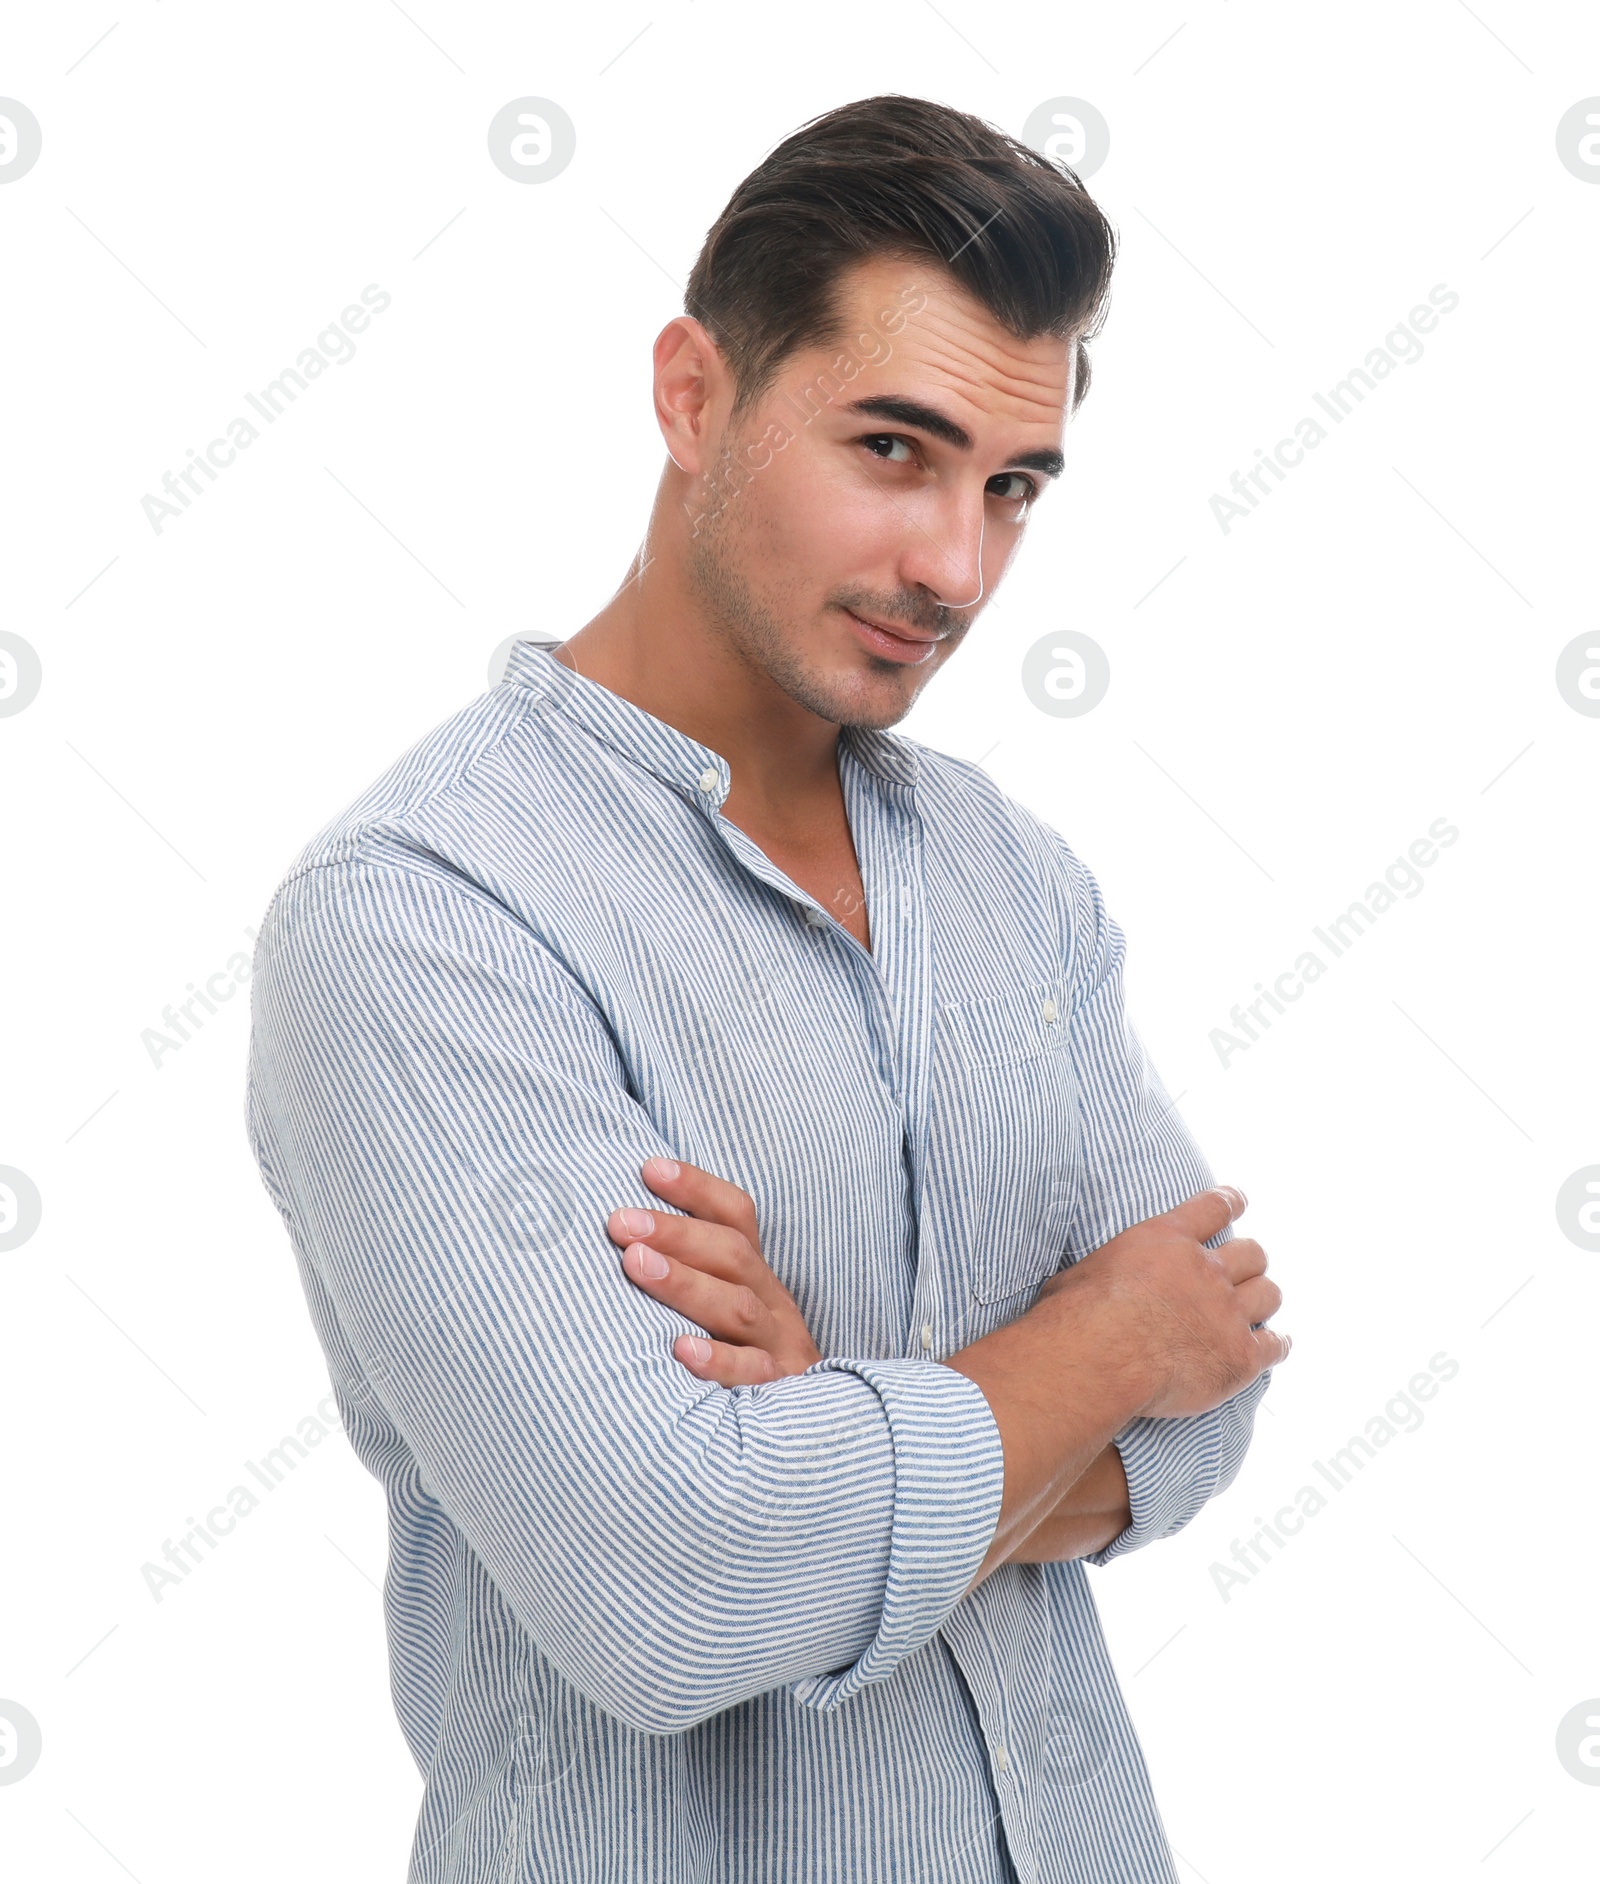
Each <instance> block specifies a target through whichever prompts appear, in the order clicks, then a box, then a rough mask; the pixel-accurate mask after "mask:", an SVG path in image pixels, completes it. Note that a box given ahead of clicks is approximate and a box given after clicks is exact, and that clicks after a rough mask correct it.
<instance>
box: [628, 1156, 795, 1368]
mask: <svg viewBox="0 0 1600 1884" xmlns="http://www.w3.org/2000/svg"><path fill="white" fill-rule="evenodd" d="M639 1175H640V1176H641V1177H642V1178H643V1179H644V1181H645V1183H646V1184H648V1185H649V1186H650V1188H651V1190H653V1191H654V1192H655V1194H656V1195H657V1196H658V1197H664V1198H665V1199H666V1201H667V1202H668V1203H669V1204H673V1205H675V1206H676V1207H677V1209H679V1210H686V1211H688V1212H689V1213H690V1214H689V1215H688V1216H686V1217H679V1216H674V1215H672V1214H671V1213H670V1212H668V1211H664V1210H662V1211H654V1210H614V1211H612V1213H611V1215H610V1217H609V1218H608V1219H607V1221H606V1228H607V1229H608V1230H609V1231H610V1233H611V1237H612V1240H613V1241H614V1242H617V1243H620V1244H622V1245H623V1246H624V1248H623V1252H622V1270H623V1274H624V1275H626V1276H627V1278H628V1280H629V1281H630V1282H634V1283H637V1284H638V1286H639V1287H640V1288H641V1289H643V1290H644V1292H645V1293H646V1294H647V1295H649V1296H652V1297H653V1298H654V1299H655V1300H656V1301H658V1302H664V1303H665V1304H666V1306H667V1307H668V1308H675V1309H676V1310H677V1311H678V1313H679V1314H681V1315H686V1316H687V1317H688V1318H689V1320H690V1321H694V1322H698V1323H699V1324H700V1326H701V1327H702V1328H704V1329H706V1330H708V1331H709V1333H710V1334H711V1335H712V1336H713V1337H715V1338H714V1339H712V1340H710V1341H708V1340H706V1339H705V1338H704V1337H703V1336H701V1335H679V1337H678V1339H677V1340H676V1341H675V1342H674V1343H673V1344H672V1351H673V1353H674V1354H675V1355H676V1356H677V1358H678V1359H679V1360H680V1361H681V1362H682V1363H683V1365H684V1366H685V1367H687V1368H688V1370H689V1372H690V1373H691V1374H693V1375H694V1376H695V1377H696V1378H697V1379H699V1380H709V1381H711V1382H713V1383H714V1384H715V1385H717V1386H719V1387H745V1386H754V1385H757V1384H759V1383H760V1382H762V1381H767V1380H780V1379H782V1378H783V1376H784V1375H786V1374H803V1373H804V1372H805V1370H806V1369H807V1368H808V1367H810V1366H811V1364H812V1363H813V1362H814V1361H820V1360H821V1359H822V1354H821V1352H820V1350H819V1349H818V1347H817V1345H816V1343H815V1342H814V1341H813V1340H812V1339H811V1334H810V1331H809V1330H808V1329H807V1327H806V1324H805V1318H804V1316H802V1315H801V1313H800V1310H799V1308H798V1307H797V1306H796V1303H795V1299H794V1297H793V1296H792V1295H791V1294H790V1293H789V1291H788V1290H787V1289H786V1288H785V1287H784V1286H783V1284H782V1283H781V1282H780V1281H779V1280H778V1278H777V1277H776V1276H775V1275H774V1274H773V1273H772V1271H771V1270H770V1269H769V1268H768V1267H767V1264H766V1261H765V1259H764V1258H763V1256H762V1254H761V1245H760V1241H759V1237H758V1233H757V1229H756V1207H755V1204H754V1203H753V1202H752V1201H751V1198H750V1195H749V1193H748V1192H747V1191H742V1190H740V1189H739V1187H738V1185H737V1184H730V1183H728V1182H727V1180H726V1179H725V1178H718V1177H713V1176H712V1175H711V1173H710V1172H709V1171H702V1170H700V1169H699V1167H698V1166H696V1165H692V1164H678V1163H675V1162H674V1161H673V1160H671V1159H669V1158H649V1159H647V1160H646V1161H645V1162H644V1164H642V1165H641V1166H640V1167H639Z"/></svg>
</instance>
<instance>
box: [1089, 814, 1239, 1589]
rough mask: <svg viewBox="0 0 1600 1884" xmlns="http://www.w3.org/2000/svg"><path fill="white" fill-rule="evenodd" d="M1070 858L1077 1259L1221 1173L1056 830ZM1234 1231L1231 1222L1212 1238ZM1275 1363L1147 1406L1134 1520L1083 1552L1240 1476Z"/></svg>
mask: <svg viewBox="0 0 1600 1884" xmlns="http://www.w3.org/2000/svg"><path fill="white" fill-rule="evenodd" d="M1057 843H1058V845H1059V847H1060V855H1061V856H1062V857H1063V858H1064V860H1065V863H1066V867H1067V882H1068V890H1069V894H1070V896H1071V911H1072V921H1071V929H1072V934H1073V937H1074V954H1075V961H1074V964H1073V968H1072V973H1071V980H1072V985H1073V991H1074V993H1073V1000H1074V1006H1073V1011H1072V1020H1071V1026H1070V1030H1069V1034H1070V1043H1071V1052H1072V1056H1073V1070H1074V1073H1075V1075H1076V1078H1077V1082H1078V1092H1079V1103H1080V1106H1081V1116H1082V1128H1083V1162H1082V1167H1081V1180H1080V1187H1079V1191H1078V1194H1077V1199H1076V1204H1075V1208H1074V1213H1073V1219H1072V1225H1071V1230H1070V1234H1069V1240H1068V1244H1067V1251H1066V1254H1067V1259H1068V1261H1070V1262H1076V1261H1077V1260H1078V1259H1079V1258H1080V1257H1082V1256H1086V1255H1087V1254H1088V1253H1089V1252H1090V1251H1091V1250H1096V1249H1099V1248H1100V1247H1101V1246H1102V1245H1103V1244H1106V1243H1109V1242H1110V1241H1111V1239H1112V1238H1113V1237H1114V1236H1116V1235H1118V1234H1119V1233H1120V1232H1121V1231H1123V1230H1126V1229H1127V1228H1128V1227H1129V1226H1130V1225H1132V1224H1135V1223H1142V1222H1143V1221H1144V1220H1145V1219H1146V1218H1148V1217H1156V1216H1159V1215H1160V1214H1161V1213H1162V1212H1163V1211H1167V1210H1171V1209H1174V1208H1175V1207H1176V1206H1177V1205H1178V1204H1181V1203H1182V1202H1183V1201H1184V1199H1185V1198H1186V1197H1192V1196H1193V1195H1194V1194H1195V1192H1196V1191H1203V1190H1209V1189H1210V1188H1211V1186H1212V1185H1213V1184H1214V1183H1215V1182H1216V1179H1215V1177H1214V1175H1213V1173H1212V1170H1211V1166H1210V1165H1209V1163H1208V1162H1207V1160H1206V1157H1205V1154H1204V1153H1203V1152H1202V1151H1201V1149H1200V1147H1199V1146H1198V1145H1197V1144H1196V1143H1195V1140H1194V1138H1193V1137H1192V1136H1191V1134H1190V1132H1189V1130H1188V1128H1187V1127H1186V1126H1185V1124H1184V1122H1183V1120H1182V1119H1181V1118H1180V1117H1179V1115H1178V1112H1177V1109H1176V1107H1175V1106H1174V1105H1173V1103H1172V1100H1171V1098H1170V1097H1169V1096H1168V1094H1167V1090H1166V1087H1165V1086H1164V1085H1163V1084H1162V1081H1161V1076H1160V1074H1159V1073H1158V1072H1157V1071H1156V1069H1155V1067H1154V1065H1153V1064H1152V1063H1151V1060H1150V1058H1149V1055H1148V1054H1147V1053H1146V1052H1145V1048H1144V1044H1143V1042H1142V1041H1141V1040H1140V1038H1139V1034H1138V1031H1137V1029H1136V1028H1135V1027H1134V1025H1133V1023H1132V1022H1131V1021H1130V1020H1129V1018H1128V1015H1127V1012H1126V1009H1125V1005H1124V997H1123V964H1124V959H1125V954H1126V942H1125V938H1124V936H1123V932H1122V929H1121V926H1120V925H1119V924H1118V923H1117V921H1116V919H1115V918H1114V917H1113V916H1111V915H1110V914H1109V912H1108V911H1107V909H1106V906H1105V901H1104V898H1103V897H1102V895H1101V891H1100V886H1099V884H1098V882H1096V880H1095V878H1094V875H1093V874H1092V872H1090V871H1089V870H1088V869H1087V868H1086V867H1085V866H1084V865H1083V864H1082V863H1081V862H1079V860H1078V859H1077V857H1075V856H1074V855H1073V853H1072V852H1071V851H1070V850H1068V849H1067V847H1066V845H1065V844H1064V843H1062V842H1061V840H1060V839H1059V838H1058V839H1057ZM1232 1238H1233V1226H1232V1225H1231V1224H1225V1225H1224V1226H1223V1227H1222V1229H1221V1230H1219V1231H1218V1232H1217V1233H1216V1234H1215V1235H1214V1236H1211V1237H1208V1238H1207V1239H1206V1245H1205V1246H1206V1248H1208V1249H1217V1248H1219V1247H1220V1246H1221V1245H1222V1244H1223V1243H1226V1242H1229V1241H1231V1240H1232ZM1271 1374H1272V1370H1271V1368H1267V1369H1265V1370H1263V1372H1261V1373H1260V1374H1258V1375H1257V1376H1256V1378H1255V1379H1254V1380H1253V1381H1251V1383H1250V1384H1249V1386H1247V1387H1244V1388H1242V1389H1241V1390H1240V1391H1239V1392H1238V1393H1236V1394H1235V1395H1234V1396H1233V1397H1232V1399H1229V1400H1225V1401H1223V1403H1222V1404H1221V1405H1220V1406H1217V1407H1213V1408H1212V1409H1211V1410H1210V1412H1208V1413H1201V1414H1197V1415H1195V1416H1193V1417H1188V1418H1183V1419H1147V1418H1145V1417H1143V1416H1140V1417H1138V1418H1136V1419H1134V1420H1133V1422H1132V1423H1131V1424H1130V1425H1128V1426H1127V1427H1125V1428H1124V1429H1123V1431H1122V1432H1120V1433H1118V1434H1117V1436H1116V1438H1115V1440H1114V1441H1113V1443H1114V1444H1115V1446H1116V1448H1117V1451H1118V1452H1119V1453H1120V1454H1121V1456H1122V1463H1123V1467H1124V1469H1125V1470H1126V1472H1127V1476H1128V1505H1129V1510H1130V1512H1131V1515H1132V1521H1131V1522H1130V1523H1129V1524H1128V1525H1127V1526H1126V1528H1125V1529H1123V1530H1122V1531H1121V1532H1119V1534H1118V1535H1117V1536H1116V1537H1114V1538H1113V1539H1112V1540H1111V1542H1110V1543H1109V1544H1107V1545H1106V1546H1105V1547H1104V1549H1102V1550H1097V1551H1093V1552H1090V1553H1089V1554H1088V1555H1087V1558H1086V1561H1087V1562H1089V1563H1093V1564H1105V1563H1109V1562H1110V1561H1111V1560H1112V1559H1113V1558H1115V1557H1121V1556H1125V1555H1126V1554H1127V1553H1128V1552H1129V1551H1130V1550H1138V1549H1139V1548H1140V1547H1141V1546H1142V1545H1145V1544H1149V1543H1153V1542H1155V1540H1156V1539H1157V1538H1162V1537H1171V1536H1172V1535H1173V1534H1174V1532H1176V1531H1180V1530H1182V1528H1183V1527H1184V1525H1186V1524H1187V1523H1188V1522H1189V1520H1190V1519H1191V1518H1192V1517H1194V1515H1195V1513H1196V1512H1198V1511H1199V1510H1200V1509H1201V1507H1202V1506H1203V1505H1205V1504H1206V1503H1207V1501H1208V1500H1210V1499H1212V1498H1214V1497H1215V1496H1216V1495H1217V1493H1218V1492H1220V1491H1223V1490H1224V1489H1226V1487H1227V1486H1229V1485H1230V1484H1232V1482H1233V1480H1234V1478H1235V1477H1236V1476H1237V1474H1238V1471H1239V1467H1240V1465H1241V1464H1242V1463H1243V1460H1244V1455H1245V1452H1246V1450H1247V1449H1248V1447H1249V1445H1250V1440H1251V1438H1252V1435H1253V1433H1254V1427H1255V1412H1256V1407H1257V1404H1258V1403H1259V1401H1260V1400H1261V1397H1262V1395H1263V1394H1264V1393H1265V1392H1266V1390H1267V1385H1268V1382H1269V1380H1270V1378H1271Z"/></svg>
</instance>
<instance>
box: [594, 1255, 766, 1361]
mask: <svg viewBox="0 0 1600 1884" xmlns="http://www.w3.org/2000/svg"><path fill="white" fill-rule="evenodd" d="M663 1265H665V1269H666V1273H665V1274H664V1275H663V1274H661V1273H660V1271H661V1268H662V1266H663ZM622 1268H623V1273H624V1274H625V1275H626V1276H627V1278H628V1280H629V1281H630V1282H636V1283H637V1284H638V1285H639V1287H640V1288H641V1289H643V1290H644V1291H645V1293H646V1294H647V1295H649V1296H652V1297H653V1298H654V1299H655V1300H656V1301H658V1302H662V1303H664V1304H665V1305H666V1306H667V1307H668V1308H674V1309H676V1310H677V1311H678V1313H679V1314H680V1315H683V1316H685V1317H686V1318H687V1319H688V1320H690V1321H692V1322H697V1323H698V1324H699V1325H700V1326H701V1327H702V1328H704V1329H705V1331H706V1332H707V1334H709V1335H712V1336H713V1337H715V1338H716V1339H718V1340H725V1341H730V1342H735V1343H740V1344H742V1343H745V1342H749V1343H752V1344H754V1343H760V1342H762V1341H763V1340H767V1339H769V1338H770V1337H771V1334H772V1311H771V1309H770V1308H768V1307H767V1305H766V1303H765V1302H763V1301H762V1299H761V1298H760V1296H759V1295H757V1294H756V1292H755V1291H754V1289H749V1288H746V1287H745V1286H744V1285H743V1284H742V1283H735V1282H725V1281H723V1280H722V1278H721V1277H719V1276H712V1275H707V1274H706V1273H705V1271H704V1270H702V1269H697V1268H695V1267H694V1266H693V1265H692V1264H690V1263H681V1262H678V1261H676V1260H674V1258H673V1257H671V1256H669V1255H668V1254H666V1252H664V1251H662V1250H659V1249H655V1248H652V1247H651V1245H649V1244H648V1243H630V1244H629V1245H628V1247H627V1249H625V1250H624V1251H623V1254H622Z"/></svg>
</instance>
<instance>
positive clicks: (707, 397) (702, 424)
mask: <svg viewBox="0 0 1600 1884" xmlns="http://www.w3.org/2000/svg"><path fill="white" fill-rule="evenodd" d="M654 361H655V408H656V424H657V425H659V426H660V427H661V437H662V440H663V442H664V443H665V445H666V448H667V456H668V457H669V458H670V459H671V460H672V462H673V463H674V464H675V465H676V466H677V468H678V469H679V470H680V471H682V472H683V473H684V474H685V475H686V476H689V477H699V476H700V475H701V474H702V472H704V471H705V469H706V467H707V465H708V464H709V463H710V461H711V458H712V456H713V454H714V452H715V450H716V444H717V434H719V433H720V430H721V425H720V422H719V415H720V414H723V413H725V412H726V409H727V405H728V402H729V400H730V399H731V396H732V390H733V378H732V375H731V374H730V373H729V371H728V366H727V362H726V361H725V360H724V359H723V357H722V350H721V349H720V348H719V347H718V345H717V343H716V342H715V341H714V340H713V339H712V338H711V336H710V334H709V333H707V331H706V330H705V328H704V327H702V326H701V325H700V323H699V321H697V320H696V319H695V318H694V316H693V315H692V314H679V315H678V316H676V317H675V318H674V319H673V320H670V321H668V322H667V324H666V326H665V327H663V328H662V330H661V332H660V333H659V334H658V335H657V336H656V344H655V348H654Z"/></svg>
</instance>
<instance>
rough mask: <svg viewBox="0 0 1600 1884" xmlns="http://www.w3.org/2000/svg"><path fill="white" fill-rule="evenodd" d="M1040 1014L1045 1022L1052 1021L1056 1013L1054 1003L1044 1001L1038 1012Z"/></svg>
mask: <svg viewBox="0 0 1600 1884" xmlns="http://www.w3.org/2000/svg"><path fill="white" fill-rule="evenodd" d="M1040 1012H1041V1013H1042V1014H1043V1015H1044V1017H1045V1019H1046V1020H1047V1021H1053V1020H1054V1019H1055V1017H1056V1012H1057V1009H1056V1004H1055V1002H1054V1001H1046V1002H1045V1004H1044V1006H1043V1008H1042V1009H1041V1010H1040Z"/></svg>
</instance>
